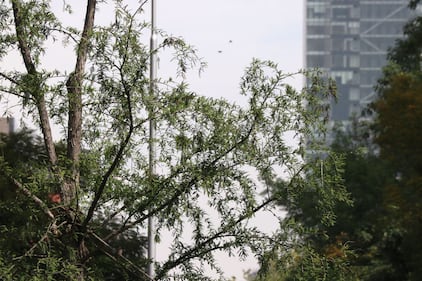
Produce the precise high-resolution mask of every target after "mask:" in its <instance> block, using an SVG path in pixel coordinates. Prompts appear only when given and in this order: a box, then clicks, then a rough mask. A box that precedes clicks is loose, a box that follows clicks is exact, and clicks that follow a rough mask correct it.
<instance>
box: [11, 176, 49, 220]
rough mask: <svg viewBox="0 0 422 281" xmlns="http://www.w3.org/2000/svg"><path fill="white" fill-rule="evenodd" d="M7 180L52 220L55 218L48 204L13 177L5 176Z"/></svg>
mask: <svg viewBox="0 0 422 281" xmlns="http://www.w3.org/2000/svg"><path fill="white" fill-rule="evenodd" d="M7 177H8V178H9V180H10V181H11V182H12V183H13V185H14V186H15V187H16V188H17V189H18V190H19V191H21V192H22V193H23V194H25V195H26V196H27V197H29V198H30V199H31V200H32V201H34V203H35V204H36V205H38V207H39V208H40V209H41V210H42V211H43V212H44V213H45V214H46V215H47V216H48V217H49V218H50V219H52V220H54V219H55V217H54V215H53V213H52V212H51V210H50V209H49V208H48V206H47V205H46V204H45V203H44V202H43V201H42V200H41V199H40V198H38V197H37V196H36V195H34V194H33V193H32V192H31V191H30V190H29V189H27V188H26V187H25V186H24V185H23V184H21V183H20V182H19V181H17V180H16V179H15V178H12V177H10V176H7Z"/></svg>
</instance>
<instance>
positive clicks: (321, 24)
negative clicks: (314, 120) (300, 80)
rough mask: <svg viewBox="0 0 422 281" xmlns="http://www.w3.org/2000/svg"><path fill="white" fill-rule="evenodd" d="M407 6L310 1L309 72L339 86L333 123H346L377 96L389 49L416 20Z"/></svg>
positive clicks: (376, 0) (394, 1)
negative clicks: (317, 71) (323, 75)
mask: <svg viewBox="0 0 422 281" xmlns="http://www.w3.org/2000/svg"><path fill="white" fill-rule="evenodd" d="M408 3H409V1H408V0H366V1H364V0H306V32H305V33H306V48H305V56H306V58H305V61H306V68H308V69H309V68H315V67H317V68H320V69H322V70H324V71H327V72H328V73H329V74H330V75H331V77H332V78H334V79H335V80H336V82H337V88H338V95H339V99H338V103H337V104H335V105H333V107H332V111H331V120H332V121H342V122H343V123H344V122H347V121H348V120H349V119H350V117H351V116H352V115H354V114H356V115H358V116H359V115H360V113H361V112H362V109H364V108H365V107H366V105H367V104H368V103H370V102H371V101H372V100H373V99H374V96H375V93H374V85H375V84H376V81H377V79H378V78H380V76H381V69H382V67H383V66H384V65H385V64H386V55H387V50H388V48H389V47H392V46H393V45H394V42H395V40H396V39H399V38H401V37H402V36H403V26H404V24H405V23H406V22H407V21H408V20H409V19H410V18H411V17H412V15H413V13H414V12H413V11H411V10H409V8H408Z"/></svg>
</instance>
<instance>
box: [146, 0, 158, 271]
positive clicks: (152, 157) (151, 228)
mask: <svg viewBox="0 0 422 281" xmlns="http://www.w3.org/2000/svg"><path fill="white" fill-rule="evenodd" d="M155 20H156V1H155V0H151V40H150V56H151V57H150V101H154V96H155V86H156V85H155V83H156V79H157V30H156V22H155ZM149 110H150V112H149V116H150V121H149V173H150V176H151V177H153V176H154V175H155V174H156V167H155V161H156V145H155V127H156V124H155V116H154V112H153V110H154V108H153V106H150V109H149ZM155 250H156V245H155V218H154V217H153V216H151V217H149V218H148V259H149V261H150V263H149V264H148V270H147V271H148V275H149V277H150V278H151V279H154V278H155V268H154V262H155V259H156V258H155Z"/></svg>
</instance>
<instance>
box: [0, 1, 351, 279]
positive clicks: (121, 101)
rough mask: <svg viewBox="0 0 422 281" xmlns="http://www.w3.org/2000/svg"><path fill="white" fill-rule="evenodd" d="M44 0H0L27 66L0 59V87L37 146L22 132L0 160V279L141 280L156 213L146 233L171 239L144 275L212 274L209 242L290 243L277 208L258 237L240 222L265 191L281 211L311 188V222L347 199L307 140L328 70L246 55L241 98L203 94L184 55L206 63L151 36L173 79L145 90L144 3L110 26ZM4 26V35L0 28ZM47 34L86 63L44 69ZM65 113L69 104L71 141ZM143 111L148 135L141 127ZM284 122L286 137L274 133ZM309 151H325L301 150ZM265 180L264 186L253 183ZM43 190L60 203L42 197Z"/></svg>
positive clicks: (241, 250) (260, 204) (321, 112)
mask: <svg viewBox="0 0 422 281" xmlns="http://www.w3.org/2000/svg"><path fill="white" fill-rule="evenodd" d="M48 3H49V2H48V1H35V0H34V1H29V2H28V1H27V2H23V1H17V0H16V1H11V3H9V2H8V3H5V2H2V4H0V5H1V10H0V11H1V12H2V13H4V14H1V15H2V16H3V17H4V18H5V19H6V20H9V21H10V23H12V24H11V25H10V26H9V25H7V26H6V25H2V26H1V29H0V32H1V37H0V38H1V39H0V41H1V43H0V44H3V45H5V46H6V45H7V46H9V45H10V48H12V47H14V48H19V49H21V50H22V52H21V54H22V56H23V58H24V62H25V65H24V66H25V69H26V71H22V72H18V71H15V70H5V71H3V69H1V70H0V71H1V72H0V73H1V76H0V79H1V85H0V91H1V92H0V93H1V97H2V98H6V97H7V95H9V94H12V95H15V96H16V97H18V98H19V99H20V101H21V104H22V105H23V107H22V111H23V112H24V113H25V114H26V115H28V116H30V115H31V116H33V117H34V118H35V120H36V122H35V123H36V124H37V125H38V126H39V127H40V128H41V132H42V133H43V138H42V140H43V145H42V146H41V145H40V144H38V143H37V142H35V141H34V140H32V139H30V138H26V136H25V135H22V136H21V138H22V140H24V141H25V145H24V147H28V156H27V158H20V157H23V156H24V154H22V155H19V157H12V156H10V157H9V156H7V157H5V156H3V157H2V160H1V169H0V173H1V174H2V176H4V177H2V178H1V179H7V181H6V180H5V181H4V182H1V184H2V185H4V190H5V192H4V194H5V195H4V198H5V200H4V202H3V201H2V203H1V204H2V205H1V206H2V208H4V209H5V210H7V214H8V218H9V219H10V221H7V222H6V223H5V227H4V228H3V230H2V231H4V233H5V235H4V236H2V240H1V241H0V242H1V243H2V244H3V245H6V246H7V244H8V243H9V242H10V241H13V239H17V241H19V243H16V244H10V245H11V246H10V248H8V247H5V248H2V250H1V252H0V254H1V255H0V260H1V262H2V263H1V266H3V268H5V269H6V270H5V271H4V272H5V274H8V275H9V276H8V278H12V279H13V278H18V275H19V277H20V276H23V278H26V280H31V278H33V280H36V278H38V276H41V275H42V274H44V275H45V276H44V278H47V279H48V278H52V279H54V278H55V279H60V280H72V279H75V278H77V279H79V280H81V279H89V278H91V279H94V280H107V278H108V280H146V279H148V278H147V277H146V275H145V272H144V266H145V265H147V264H148V263H150V262H151V261H149V260H148V259H147V258H146V257H145V256H144V253H143V250H142V245H143V244H144V242H145V241H144V238H143V236H142V235H141V233H145V230H146V227H147V221H148V218H149V217H150V216H154V217H155V218H156V219H157V225H158V230H157V234H156V239H157V240H159V239H160V236H161V235H162V233H163V232H164V231H170V232H171V234H172V237H173V241H172V245H171V248H170V251H171V252H170V254H169V256H168V257H167V259H165V260H164V261H162V262H156V263H155V264H154V265H155V267H156V272H157V277H156V279H157V280H160V279H161V280H166V279H172V280H211V278H210V277H208V276H206V274H205V273H204V269H205V268H206V267H208V268H211V269H213V270H214V271H215V272H216V273H221V271H220V270H219V265H218V262H217V261H216V260H215V258H214V255H213V254H214V252H216V251H224V252H226V253H227V254H229V255H236V254H237V255H239V256H240V257H241V258H243V257H245V256H246V255H247V254H251V253H252V254H254V255H256V256H258V257H261V258H262V259H263V260H264V258H265V253H266V252H267V250H268V249H270V248H272V245H273V244H274V243H276V244H277V245H284V246H285V248H286V249H291V248H293V247H294V245H296V244H298V243H299V244H300V240H297V239H295V237H296V236H300V235H301V234H302V233H300V232H299V230H300V228H302V225H300V224H298V223H294V221H293V220H288V221H284V220H283V217H282V215H279V216H278V215H277V218H278V219H279V220H280V225H281V228H280V230H279V231H278V232H277V233H275V234H274V235H273V234H268V233H266V232H265V230H260V229H257V228H256V227H253V226H251V225H250V223H249V221H250V220H251V219H252V218H253V217H254V215H255V214H256V213H257V212H259V211H264V210H272V209H273V208H274V207H275V205H276V203H277V202H278V203H280V202H287V203H286V204H290V205H291V206H292V209H293V208H294V207H295V206H296V204H297V203H298V202H299V201H300V200H302V199H303V198H305V195H306V194H309V193H311V194H313V196H315V198H316V201H315V202H316V204H315V208H316V209H317V210H318V214H319V217H318V220H320V221H322V223H323V224H325V225H332V223H333V222H334V219H335V212H334V210H335V206H336V204H337V203H338V202H345V203H348V202H349V199H348V195H347V192H346V190H345V189H344V187H343V186H342V184H341V175H342V169H343V167H342V165H341V159H339V158H338V157H337V155H335V154H328V153H325V152H323V151H325V150H323V149H324V147H323V143H322V142H321V135H323V134H324V133H325V122H326V121H327V117H328V110H329V109H328V106H327V102H326V101H327V100H329V99H330V98H332V97H333V96H334V95H335V87H334V84H333V81H331V80H330V79H323V78H321V74H320V73H315V72H298V73H295V74H286V73H283V72H282V71H281V70H279V68H278V66H277V65H276V64H275V63H273V62H269V61H260V60H257V59H255V60H253V61H252V63H251V65H250V66H249V67H247V68H246V70H245V74H244V76H243V77H242V78H241V83H240V98H242V99H245V100H247V105H246V106H240V105H238V104H233V103H230V102H228V101H227V100H225V99H214V98H207V97H203V96H201V95H199V94H197V93H193V92H191V91H190V90H189V88H188V86H187V84H186V83H185V81H184V74H185V73H186V71H188V69H189V68H191V67H195V66H199V68H201V67H203V66H204V63H203V62H201V61H200V60H198V55H197V54H196V51H195V49H194V48H192V47H191V46H189V45H188V44H186V43H185V42H184V41H183V40H181V39H179V38H174V37H169V36H167V35H166V34H165V33H160V40H162V44H160V45H159V47H158V49H157V50H153V51H154V52H158V51H161V50H162V49H164V48H166V49H167V48H171V49H173V50H174V53H175V64H176V73H178V74H179V75H180V77H176V78H172V79H169V80H168V81H164V80H159V81H153V82H156V83H155V85H156V88H155V89H151V88H150V85H151V83H150V82H152V81H150V80H149V79H150V78H149V75H148V71H149V68H150V66H149V59H150V55H151V54H150V51H149V49H148V47H147V46H146V45H145V43H144V32H145V31H148V28H149V25H148V24H147V23H145V22H143V21H141V20H140V19H141V18H142V17H141V15H142V12H143V10H142V8H143V4H140V5H139V6H138V7H135V8H133V6H131V5H129V4H128V3H129V2H128V3H125V2H124V1H115V2H114V8H115V17H114V18H113V19H112V20H111V21H110V24H104V25H95V24H94V25H93V28H92V29H90V28H88V30H85V31H86V32H85V33H84V32H81V31H78V30H77V29H75V28H65V27H64V26H63V25H62V24H61V23H60V21H59V19H56V18H55V17H54V15H53V14H52V13H51V12H50V11H49V4H48ZM89 3H90V4H92V3H95V1H89ZM126 4H128V5H126ZM101 5H110V4H107V3H103V2H101ZM132 5H133V4H132ZM31 6H34V7H35V8H34V9H30V8H29V7H31ZM90 7H91V12H94V11H96V10H98V9H96V7H92V6H90V5H88V9H89V8H90ZM68 8H69V7H67V9H68ZM13 11H15V13H13ZM38 18H39V20H36V19H38ZM12 19H13V22H12V21H11V20H12ZM13 24H14V25H15V26H13ZM14 27H16V28H14ZM44 29H46V30H47V31H45V32H44ZM80 34H81V35H80ZM12 35H13V37H14V38H15V39H17V40H15V41H13V40H9V39H10V36H12ZM55 36H57V38H58V39H63V40H68V42H67V44H69V45H72V46H71V47H74V49H75V50H76V53H77V56H78V60H77V61H78V62H82V61H84V58H86V59H87V63H86V65H87V66H89V71H86V72H84V68H85V63H83V64H84V65H82V66H81V65H79V64H77V65H78V66H79V68H78V67H77V69H75V71H74V72H72V73H71V74H69V73H67V72H63V73H62V72H59V71H57V70H54V69H43V68H42V67H44V65H43V64H42V61H41V60H42V59H44V58H47V57H48V52H47V50H51V49H54V48H59V50H62V47H63V46H62V44H61V42H57V41H56V40H55V38H56V37H55ZM7 40H9V41H7ZM47 43H48V44H49V48H48V49H46V48H45V46H46V44H47ZM50 43H51V46H50ZM8 44H9V45H8ZM16 44H17V45H18V46H16ZM86 44H88V45H86ZM86 46H88V48H86V53H85V51H84V50H85V47H86ZM50 48H51V49H50ZM44 52H45V53H44ZM2 54H3V53H2ZM6 54H7V53H4V54H3V55H4V56H5V55H6ZM85 55H86V57H85ZM0 58H3V57H0ZM31 60H32V61H33V62H32V63H31ZM2 67H3V66H2ZM17 69H19V68H17ZM294 75H299V76H304V77H305V78H306V79H308V80H309V81H310V85H309V87H306V88H304V89H303V90H302V91H297V90H295V89H293V88H292V87H291V86H289V85H288V84H286V79H288V78H290V77H292V76H294ZM78 79H82V80H81V81H79V80H78ZM152 90H154V95H151V93H152ZM79 101H80V102H79ZM79 109H80V110H81V111H79ZM78 113H81V116H82V117H83V126H82V127H81V130H82V131H81V134H80V135H81V137H80V138H79V134H78V133H79V131H78V130H79V127H78ZM67 119H69V120H67ZM151 119H154V121H155V122H156V127H157V134H156V137H155V139H151V140H150V139H149V126H148V124H149V121H150V120H151ZM50 120H53V121H54V122H55V123H56V124H58V125H60V126H61V127H62V128H64V131H65V132H67V133H68V134H63V135H62V139H64V140H65V142H64V143H63V144H60V145H54V144H53V143H52V136H51V134H50V133H49V126H48V125H49V122H50ZM75 124H76V125H75ZM74 125H75V126H74ZM291 132H294V133H295V140H296V141H297V142H298V144H296V143H291V142H289V141H287V139H286V134H288V133H291ZM12 137H14V136H12ZM25 138H26V139H25ZM22 140H21V139H16V140H15V141H12V142H10V143H9V145H12V146H13V145H14V146H13V150H5V151H7V153H9V152H10V153H12V151H15V150H16V151H19V149H21V147H20V146H19V145H17V144H18V143H19V141H22ZM151 143H155V144H156V145H157V160H156V162H155V163H154V164H156V166H157V167H158V168H159V172H158V173H157V175H155V174H154V175H152V174H151V172H150V169H149V154H148V152H147V148H148V146H149V145H150V144H151ZM79 144H81V146H82V149H81V151H80V152H79V151H78V150H77V149H76V147H78V145H79ZM308 148H309V149H312V150H315V151H316V150H318V151H321V153H322V155H325V156H326V158H321V157H316V158H311V159H310V161H304V157H305V151H306V149H308ZM13 153H15V154H18V153H16V152H13ZM321 161H322V162H321ZM321 163H322V165H321ZM321 167H322V170H323V174H321V173H320V171H321ZM280 171H283V173H285V175H286V176H285V177H284V178H283V179H280V178H279V176H280ZM254 174H257V175H258V177H256V176H254ZM2 181H3V180H2ZM270 189H274V190H276V189H277V191H276V192H274V193H273V194H269V193H268V194H266V195H265V196H263V195H262V190H270ZM2 190H3V187H2ZM6 190H7V191H6ZM16 190H18V191H19V193H18V194H19V196H18V197H15V193H13V192H12V191H16ZM51 192H55V193H57V194H53V195H59V196H61V197H62V198H63V200H61V201H60V200H56V201H53V200H49V199H48V198H49V197H48V196H49V193H51ZM72 192H73V193H72ZM2 194H3V191H2ZM64 199H67V200H64ZM12 218H13V219H12ZM186 229H192V232H191V233H187V231H186ZM17 234H19V235H17ZM11 236H13V237H11ZM22 236H23V237H22ZM186 236H188V237H186ZM3 237H4V238H3ZM25 239H26V240H25ZM28 239H30V240H28ZM17 245H19V247H17ZM135 245H137V247H134V246H135ZM132 248H133V249H134V250H133V251H132V250H130V249H132ZM135 248H136V249H135ZM280 249H281V248H280ZM312 255H313V254H310V256H309V257H312ZM305 257H306V258H305V259H304V260H306V261H309V260H311V258H308V255H306V256H305ZM220 277H221V276H220ZM4 278H6V277H4Z"/></svg>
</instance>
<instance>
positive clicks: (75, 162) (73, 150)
mask: <svg viewBox="0 0 422 281" xmlns="http://www.w3.org/2000/svg"><path fill="white" fill-rule="evenodd" d="M96 4H97V1H96V0H88V3H87V9H86V14H85V23H84V28H83V31H82V37H81V40H80V42H79V45H78V48H77V57H76V65H75V69H74V71H73V73H72V74H70V76H69V78H68V80H67V83H66V87H67V92H68V102H69V109H68V131H67V134H68V135H67V157H68V159H69V160H70V163H71V166H70V173H69V174H68V178H67V179H66V181H65V184H64V185H63V187H62V196H63V201H64V203H65V204H67V205H71V204H72V203H73V202H74V201H75V199H76V196H77V190H78V188H79V177H80V172H79V158H80V154H81V142H82V94H83V89H82V87H83V78H84V74H85V64H86V61H87V57H88V47H89V39H90V37H91V35H92V32H93V28H94V18H95V8H96Z"/></svg>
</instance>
